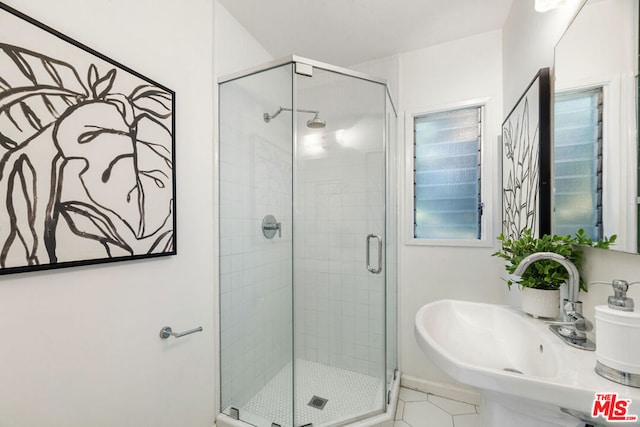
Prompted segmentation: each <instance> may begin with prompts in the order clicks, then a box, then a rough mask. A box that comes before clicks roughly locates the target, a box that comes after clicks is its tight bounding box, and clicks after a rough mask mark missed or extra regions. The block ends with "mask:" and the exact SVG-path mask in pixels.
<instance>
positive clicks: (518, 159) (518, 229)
mask: <svg viewBox="0 0 640 427" xmlns="http://www.w3.org/2000/svg"><path fill="white" fill-rule="evenodd" d="M551 191H552V185H551V81H550V71H549V68H542V69H540V70H539V71H538V73H536V75H535V76H534V78H533V80H532V81H531V83H529V85H528V86H527V88H526V89H525V91H524V93H523V94H522V95H521V96H520V98H519V99H518V101H517V102H516V105H515V106H514V107H513V108H512V109H511V111H510V112H509V114H508V115H507V117H506V119H505V120H504V122H503V123H502V233H503V235H504V236H505V237H506V238H509V239H517V238H519V237H520V235H521V234H522V232H523V231H524V230H525V229H531V230H532V235H533V236H542V235H545V234H551Z"/></svg>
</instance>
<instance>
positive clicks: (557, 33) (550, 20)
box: [501, 0, 583, 122]
mask: <svg viewBox="0 0 640 427" xmlns="http://www.w3.org/2000/svg"><path fill="white" fill-rule="evenodd" d="M582 3H583V0H569V1H567V2H566V4H565V5H564V6H563V7H560V8H558V9H554V10H551V11H549V12H545V13H539V12H536V11H535V9H534V7H533V5H534V0H526V1H523V0H520V1H514V2H513V5H512V6H511V11H510V12H509V16H508V17H507V20H506V22H505V24H504V26H503V27H502V40H503V44H502V56H503V57H502V60H503V66H502V70H503V76H504V82H503V85H504V89H503V90H504V111H505V115H506V114H507V113H508V112H509V111H511V108H512V107H513V106H514V105H515V104H516V101H517V100H518V99H519V98H520V96H521V95H522V92H524V90H525V89H526V87H527V86H528V85H529V83H530V82H531V80H532V79H533V77H534V76H535V74H536V73H537V72H538V70H539V69H540V68H544V67H552V66H553V54H554V47H555V45H556V43H558V40H560V37H561V36H562V34H563V33H564V32H565V30H566V29H567V26H568V25H569V23H570V22H571V20H572V19H573V17H574V16H575V14H576V11H577V10H578V9H579V8H580V6H581V5H582ZM501 122H502V121H501Z"/></svg>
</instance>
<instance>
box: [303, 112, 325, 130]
mask: <svg viewBox="0 0 640 427" xmlns="http://www.w3.org/2000/svg"><path fill="white" fill-rule="evenodd" d="M326 125H327V122H325V121H324V120H322V119H321V118H320V117H318V113H316V115H315V116H314V117H313V119H309V120H307V127H308V128H310V129H322V128H323V127H325V126H326Z"/></svg>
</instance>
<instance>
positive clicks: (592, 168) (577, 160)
mask: <svg viewBox="0 0 640 427" xmlns="http://www.w3.org/2000/svg"><path fill="white" fill-rule="evenodd" d="M554 111H555V112H554V123H555V129H554V132H555V134H554V153H553V156H554V165H553V167H554V214H553V225H554V232H555V233H556V234H574V233H575V232H576V231H577V230H578V229H580V228H582V229H584V231H585V233H587V234H588V235H589V236H591V238H592V239H599V238H602V89H601V88H596V89H590V90H586V91H576V92H567V93H560V94H556V96H555V106H554Z"/></svg>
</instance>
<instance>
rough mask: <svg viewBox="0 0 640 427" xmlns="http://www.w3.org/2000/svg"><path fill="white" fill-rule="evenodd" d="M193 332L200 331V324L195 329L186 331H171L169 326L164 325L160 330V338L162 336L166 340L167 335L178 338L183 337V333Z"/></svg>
mask: <svg viewBox="0 0 640 427" xmlns="http://www.w3.org/2000/svg"><path fill="white" fill-rule="evenodd" d="M195 332H202V326H198V327H197V328H195V329H189V330H188V331H184V332H173V331H172V330H171V327H169V326H165V327H164V328H162V329H161V330H160V338H162V339H164V340H166V339H167V338H169V337H176V338H180V337H183V336H185V335H189V334H193V333H195Z"/></svg>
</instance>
